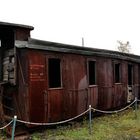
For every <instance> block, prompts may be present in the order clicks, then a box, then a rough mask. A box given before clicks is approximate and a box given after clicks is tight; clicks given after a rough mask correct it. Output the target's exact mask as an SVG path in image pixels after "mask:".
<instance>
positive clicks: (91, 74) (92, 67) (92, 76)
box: [88, 61, 96, 85]
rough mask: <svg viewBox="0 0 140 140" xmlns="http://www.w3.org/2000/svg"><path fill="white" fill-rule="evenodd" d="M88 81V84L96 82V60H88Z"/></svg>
mask: <svg viewBox="0 0 140 140" xmlns="http://www.w3.org/2000/svg"><path fill="white" fill-rule="evenodd" d="M88 80H89V81H88V82H89V85H95V84H96V62H95V61H88Z"/></svg>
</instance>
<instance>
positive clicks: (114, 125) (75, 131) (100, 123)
mask: <svg viewBox="0 0 140 140" xmlns="http://www.w3.org/2000/svg"><path fill="white" fill-rule="evenodd" d="M30 140H140V109H138V111H137V118H136V116H135V112H134V110H133V109H132V108H130V109H129V110H127V111H124V112H122V113H119V114H113V115H105V116H100V117H95V118H93V120H92V131H91V134H89V124H88V121H87V120H84V121H82V122H81V123H73V124H72V125H67V126H59V127H57V128H56V129H48V130H44V131H43V132H38V133H36V132H35V133H33V134H32V135H31V136H30Z"/></svg>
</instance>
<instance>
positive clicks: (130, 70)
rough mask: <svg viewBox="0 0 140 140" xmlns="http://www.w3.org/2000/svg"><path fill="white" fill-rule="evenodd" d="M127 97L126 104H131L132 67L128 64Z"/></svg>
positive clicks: (132, 95)
mask: <svg viewBox="0 0 140 140" xmlns="http://www.w3.org/2000/svg"><path fill="white" fill-rule="evenodd" d="M127 90H128V96H127V102H131V100H133V99H134V94H133V65H132V64H128V87H127Z"/></svg>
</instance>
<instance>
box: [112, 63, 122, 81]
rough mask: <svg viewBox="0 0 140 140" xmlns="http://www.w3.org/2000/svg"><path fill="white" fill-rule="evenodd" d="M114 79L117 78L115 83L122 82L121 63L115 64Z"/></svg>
mask: <svg viewBox="0 0 140 140" xmlns="http://www.w3.org/2000/svg"><path fill="white" fill-rule="evenodd" d="M114 79H115V83H120V82H121V70H120V63H116V64H115V65H114Z"/></svg>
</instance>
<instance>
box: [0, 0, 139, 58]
mask: <svg viewBox="0 0 140 140" xmlns="http://www.w3.org/2000/svg"><path fill="white" fill-rule="evenodd" d="M0 20H1V21H4V22H12V23H19V24H26V25H31V26H34V27H35V29H34V31H32V34H31V35H32V38H37V39H43V40H47V41H53V42H60V43H67V44H74V45H81V44H82V37H84V44H85V46H87V47H94V48H103V49H111V50H117V46H118V44H117V40H120V41H123V42H126V41H129V42H130V45H131V52H132V53H135V54H139V55H140V0H3V1H2V0H1V2H0Z"/></svg>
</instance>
